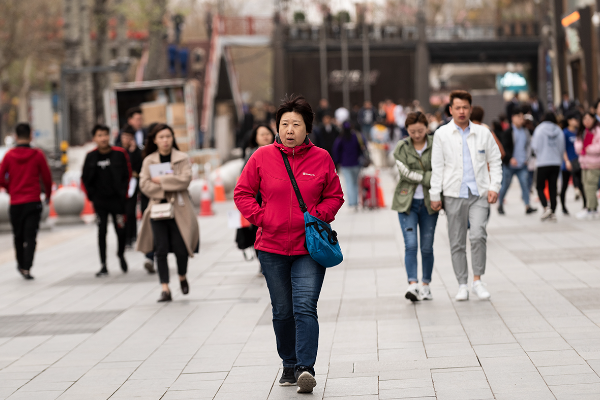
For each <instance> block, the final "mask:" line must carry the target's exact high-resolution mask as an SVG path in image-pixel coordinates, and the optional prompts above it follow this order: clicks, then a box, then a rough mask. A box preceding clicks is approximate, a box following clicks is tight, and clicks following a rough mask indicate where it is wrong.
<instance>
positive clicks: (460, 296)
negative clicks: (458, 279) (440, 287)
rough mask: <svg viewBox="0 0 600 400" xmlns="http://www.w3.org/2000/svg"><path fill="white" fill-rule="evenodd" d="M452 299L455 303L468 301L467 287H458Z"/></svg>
mask: <svg viewBox="0 0 600 400" xmlns="http://www.w3.org/2000/svg"><path fill="white" fill-rule="evenodd" d="M454 299H455V300H456V301H465V300H469V287H468V286H467V285H465V284H462V285H458V293H457V294H456V297H455V298H454Z"/></svg>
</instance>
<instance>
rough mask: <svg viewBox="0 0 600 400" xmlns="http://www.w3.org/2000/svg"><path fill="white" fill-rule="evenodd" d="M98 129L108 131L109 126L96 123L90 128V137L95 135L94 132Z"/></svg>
mask: <svg viewBox="0 0 600 400" xmlns="http://www.w3.org/2000/svg"><path fill="white" fill-rule="evenodd" d="M98 131H105V132H110V128H109V127H108V126H106V125H101V124H96V125H94V127H93V128H92V137H94V136H96V132H98Z"/></svg>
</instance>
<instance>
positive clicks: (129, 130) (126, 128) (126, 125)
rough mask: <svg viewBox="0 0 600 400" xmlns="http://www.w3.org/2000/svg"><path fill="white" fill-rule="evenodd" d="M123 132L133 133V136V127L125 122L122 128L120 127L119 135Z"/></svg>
mask: <svg viewBox="0 0 600 400" xmlns="http://www.w3.org/2000/svg"><path fill="white" fill-rule="evenodd" d="M124 133H127V134H129V135H133V136H134V137H135V129H133V127H132V126H131V125H129V124H125V126H124V127H123V129H121V135H123V134H124Z"/></svg>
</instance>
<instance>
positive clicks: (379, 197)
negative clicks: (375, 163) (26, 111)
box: [375, 170, 385, 208]
mask: <svg viewBox="0 0 600 400" xmlns="http://www.w3.org/2000/svg"><path fill="white" fill-rule="evenodd" d="M375 179H376V180H377V207H379V208H385V199H384V198H383V189H382V188H381V184H380V183H381V182H380V180H379V170H377V172H375Z"/></svg>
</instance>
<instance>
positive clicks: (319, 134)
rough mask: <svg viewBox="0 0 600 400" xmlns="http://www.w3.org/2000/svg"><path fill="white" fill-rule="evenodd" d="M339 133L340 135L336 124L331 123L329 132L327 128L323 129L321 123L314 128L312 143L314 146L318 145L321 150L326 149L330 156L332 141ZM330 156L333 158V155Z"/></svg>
mask: <svg viewBox="0 0 600 400" xmlns="http://www.w3.org/2000/svg"><path fill="white" fill-rule="evenodd" d="M339 135H340V129H339V128H338V127H337V126H336V125H334V124H331V131H330V132H327V129H325V126H324V125H321V126H319V127H318V129H315V132H314V135H313V138H314V140H313V143H314V144H315V146H318V147H320V148H322V149H323V150H327V152H328V153H329V155H330V156H332V154H333V143H334V142H335V139H337V138H338V136H339ZM332 158H333V156H332Z"/></svg>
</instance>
